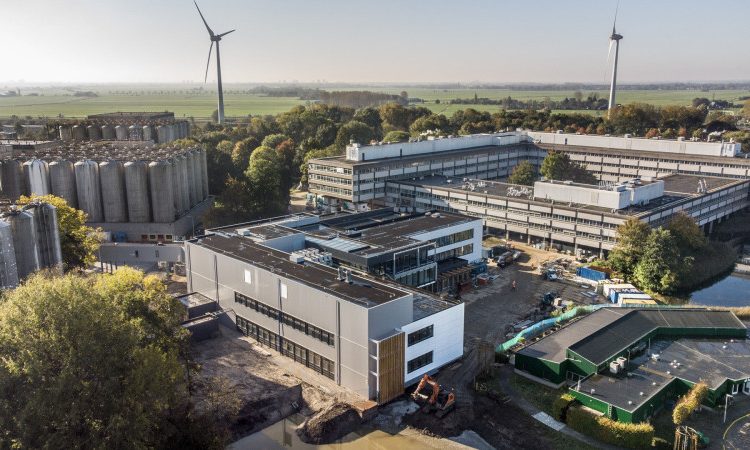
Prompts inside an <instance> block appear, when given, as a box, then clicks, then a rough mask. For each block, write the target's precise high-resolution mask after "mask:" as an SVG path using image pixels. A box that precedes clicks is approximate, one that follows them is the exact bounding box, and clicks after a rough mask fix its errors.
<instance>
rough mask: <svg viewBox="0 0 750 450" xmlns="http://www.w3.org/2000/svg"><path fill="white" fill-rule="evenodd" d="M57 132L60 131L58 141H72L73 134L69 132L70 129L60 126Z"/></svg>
mask: <svg viewBox="0 0 750 450" xmlns="http://www.w3.org/2000/svg"><path fill="white" fill-rule="evenodd" d="M58 130H60V139H61V140H63V141H72V140H73V132H72V131H71V130H70V127H66V126H64V125H60V126H59V127H58Z"/></svg>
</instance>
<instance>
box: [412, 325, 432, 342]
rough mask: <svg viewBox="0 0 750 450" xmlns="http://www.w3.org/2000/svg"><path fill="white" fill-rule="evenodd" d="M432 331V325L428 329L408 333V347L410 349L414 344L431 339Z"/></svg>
mask: <svg viewBox="0 0 750 450" xmlns="http://www.w3.org/2000/svg"><path fill="white" fill-rule="evenodd" d="M432 331H433V329H432V325H430V326H428V327H424V328H422V329H421V330H417V331H415V332H413V333H409V337H408V339H407V340H408V342H409V345H408V347H411V346H412V345H414V344H416V343H418V342H422V341H424V340H427V339H429V338H431V337H432Z"/></svg>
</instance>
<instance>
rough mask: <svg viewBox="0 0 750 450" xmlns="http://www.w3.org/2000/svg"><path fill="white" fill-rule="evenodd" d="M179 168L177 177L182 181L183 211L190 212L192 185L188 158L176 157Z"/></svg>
mask: <svg viewBox="0 0 750 450" xmlns="http://www.w3.org/2000/svg"><path fill="white" fill-rule="evenodd" d="M175 162H176V167H177V169H178V170H177V176H178V177H179V180H180V190H181V191H182V197H181V199H182V206H181V209H182V211H189V210H190V185H189V184H188V171H187V164H188V163H187V157H186V156H185V155H184V154H182V155H177V156H175Z"/></svg>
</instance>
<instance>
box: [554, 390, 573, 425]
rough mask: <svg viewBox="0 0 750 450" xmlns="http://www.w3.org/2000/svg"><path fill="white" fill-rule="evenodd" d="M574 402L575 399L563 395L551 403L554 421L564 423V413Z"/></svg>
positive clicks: (568, 395)
mask: <svg viewBox="0 0 750 450" xmlns="http://www.w3.org/2000/svg"><path fill="white" fill-rule="evenodd" d="M575 400H576V399H575V397H573V396H572V395H570V394H563V395H561V396H559V397H557V398H556V399H555V401H554V402H552V417H554V418H555V420H560V421H562V422H565V412H566V411H567V410H568V407H569V406H570V404H571V403H573V402H574V401H575Z"/></svg>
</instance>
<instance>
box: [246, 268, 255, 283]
mask: <svg viewBox="0 0 750 450" xmlns="http://www.w3.org/2000/svg"><path fill="white" fill-rule="evenodd" d="M245 283H247V284H252V283H253V274H252V272H250V271H249V270H247V269H245Z"/></svg>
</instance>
